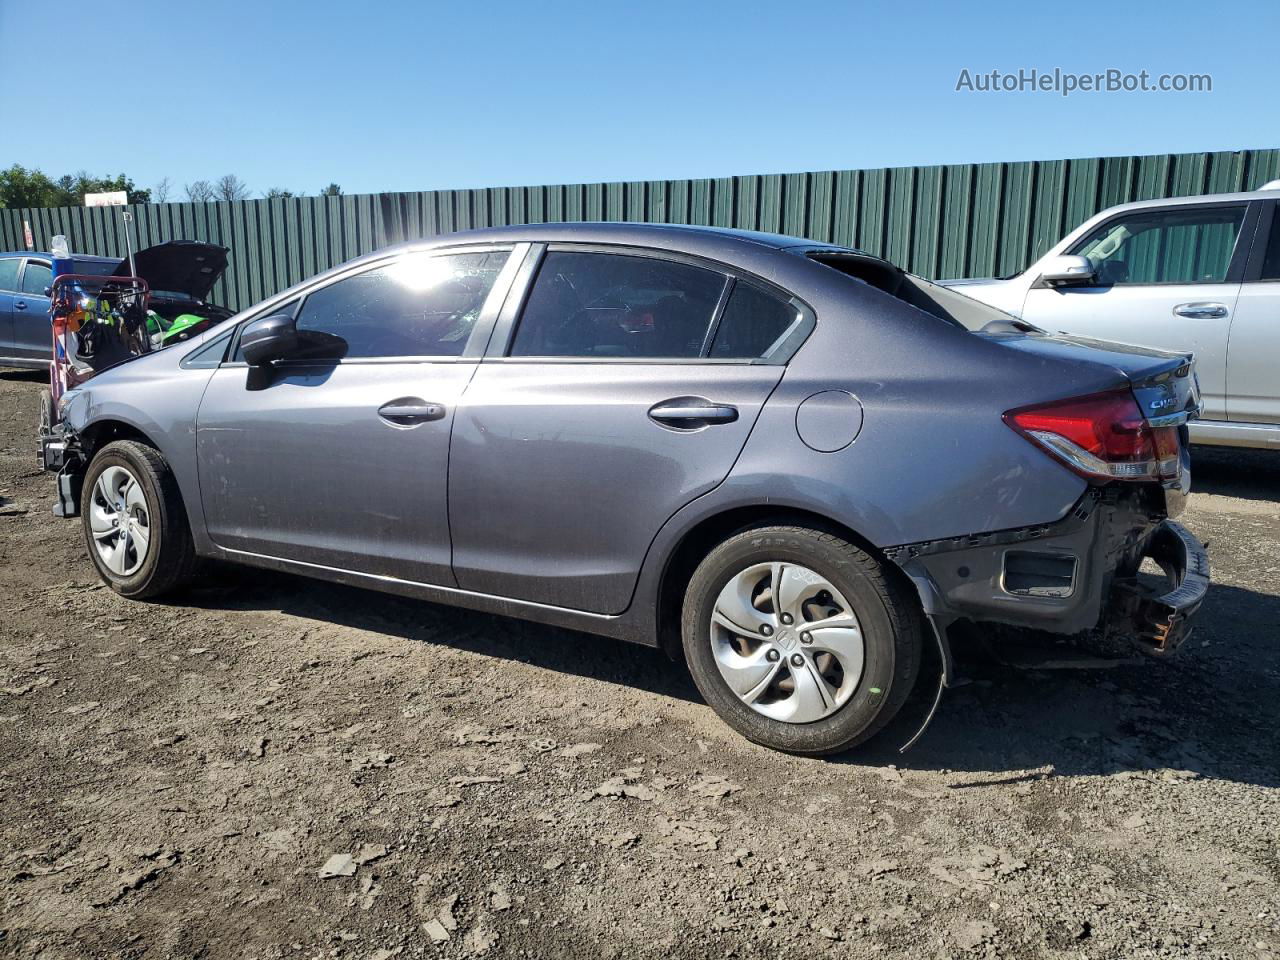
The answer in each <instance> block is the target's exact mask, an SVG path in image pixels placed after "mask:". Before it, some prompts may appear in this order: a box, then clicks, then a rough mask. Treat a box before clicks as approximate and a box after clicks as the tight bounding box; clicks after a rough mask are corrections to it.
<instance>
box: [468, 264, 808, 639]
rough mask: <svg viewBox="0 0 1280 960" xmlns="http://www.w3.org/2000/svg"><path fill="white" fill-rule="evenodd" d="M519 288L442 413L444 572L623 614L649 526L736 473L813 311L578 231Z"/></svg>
mask: <svg viewBox="0 0 1280 960" xmlns="http://www.w3.org/2000/svg"><path fill="white" fill-rule="evenodd" d="M532 256H535V257H536V256H538V253H537V252H535V253H534V254H533V255H532ZM529 269H530V270H531V271H532V269H533V268H532V267H530V268H529ZM520 299H521V298H520V297H517V296H516V295H515V294H514V293H513V295H512V297H511V298H510V302H511V306H510V307H509V308H508V310H506V311H504V316H503V318H502V320H501V321H500V322H499V325H498V328H497V331H496V332H495V334H494V338H493V341H494V342H493V345H492V346H491V347H490V350H489V353H488V354H487V355H486V358H485V360H484V362H483V363H481V364H480V366H479V368H478V369H477V371H476V375H475V377H474V378H473V379H472V381H471V383H470V385H469V386H468V387H467V391H466V394H465V395H464V396H463V398H462V403H461V405H460V407H459V409H458V414H457V417H456V419H455V422H454V430H453V445H452V449H451V453H450V460H451V467H450V473H449V520H450V526H451V528H452V531H453V546H454V573H455V576H456V578H457V581H458V585H459V586H460V587H462V588H464V589H467V590H474V591H477V592H481V593H487V594H495V595H499V596H504V597H510V598H514V599H520V600H528V601H534V602H537V603H545V604H551V605H555V606H560V607H568V608H572V609H575V610H585V611H590V612H594V613H606V614H612V613H619V612H621V611H622V610H624V609H625V608H626V607H627V605H628V604H629V602H630V599H631V594H632V590H633V589H634V586H635V583H636V579H637V576H638V574H639V570H640V567H641V564H642V562H643V560H644V556H645V552H646V550H647V549H648V547H649V545H650V543H651V542H652V541H653V538H654V536H655V535H656V534H657V532H658V530H659V528H660V527H661V526H662V524H663V523H664V522H666V520H667V519H668V518H670V517H671V515H672V514H674V513H675V512H676V511H677V510H679V509H680V508H681V507H683V506H684V505H685V504H687V503H689V502H690V501H691V500H693V499H694V498H695V497H698V496H699V495H701V494H704V493H706V492H707V491H709V490H711V489H713V488H714V487H715V486H716V485H717V484H719V483H720V482H721V481H722V480H723V479H724V477H725V476H726V475H727V474H728V472H729V470H730V469H731V468H732V466H733V463H734V461H735V460H736V459H737V457H738V454H739V452H740V451H741V450H742V446H743V444H744V443H745V442H746V439H747V435H748V434H749V433H750V431H751V429H752V426H753V425H754V424H755V421H756V418H757V415H758V414H759V412H760V409H761V407H762V406H763V404H764V402H765V400H766V399H767V398H768V396H769V394H770V392H771V391H772V390H773V389H774V387H775V386H776V385H777V383H778V381H779V379H780V378H781V376H782V373H783V370H784V366H783V364H784V363H785V360H786V359H787V356H788V355H789V354H788V351H789V350H793V349H794V345H795V344H796V343H797V342H798V340H799V339H803V333H804V332H805V331H806V329H807V328H806V326H805V325H806V323H810V324H811V323H812V316H811V314H809V313H808V312H807V309H806V308H805V307H804V306H803V305H802V304H800V303H799V302H798V301H795V300H793V299H792V298H790V297H789V296H788V295H787V294H785V293H783V292H781V291H778V290H775V289H772V288H768V287H766V286H763V285H761V284H759V283H758V282H755V281H752V280H750V279H748V278H745V277H734V276H732V274H731V272H730V271H727V270H721V269H719V268H717V267H715V266H712V265H707V264H705V263H701V262H696V261H690V260H686V259H683V258H680V257H678V256H676V255H672V254H665V253H657V252H653V251H647V250H637V249H632V248H625V249H624V250H619V249H618V248H607V249H604V248H601V249H593V248H588V247H582V246H579V245H573V244H552V245H551V246H550V247H549V248H548V249H546V250H545V252H543V253H541V261H540V263H538V264H537V266H536V277H535V278H534V279H533V281H532V286H531V288H529V289H528V293H527V298H525V302H524V305H523V309H522V310H521V309H519V307H518V303H519V301H520ZM517 312H518V313H519V315H518V316H517V315H516V314H517Z"/></svg>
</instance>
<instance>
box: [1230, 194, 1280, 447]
mask: <svg viewBox="0 0 1280 960" xmlns="http://www.w3.org/2000/svg"><path fill="white" fill-rule="evenodd" d="M1277 361H1280V215H1278V211H1277V204H1276V203H1275V202H1274V201H1268V202H1267V204H1266V206H1265V208H1264V211H1263V214H1262V216H1261V217H1260V218H1259V223H1258V231H1257V239H1256V240H1255V241H1254V249H1253V252H1252V255H1251V256H1250V258H1249V265H1248V267H1247V268H1246V270H1245V278H1244V283H1243V285H1242V286H1241V288H1240V299H1239V300H1237V301H1236V310H1235V318H1234V319H1233V320H1232V321H1231V342H1230V344H1229V345H1228V347H1227V419H1228V420H1233V421H1241V422H1244V423H1267V424H1277V423H1280V366H1278V363H1277Z"/></svg>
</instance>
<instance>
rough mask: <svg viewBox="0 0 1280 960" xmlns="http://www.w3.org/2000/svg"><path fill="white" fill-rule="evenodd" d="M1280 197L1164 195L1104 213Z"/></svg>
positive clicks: (1272, 193)
mask: <svg viewBox="0 0 1280 960" xmlns="http://www.w3.org/2000/svg"><path fill="white" fill-rule="evenodd" d="M1276 199H1280V190H1247V191H1243V192H1240V193H1202V194H1195V195H1192V196H1189V197H1163V198H1158V199H1155V200H1134V201H1133V202H1131V203H1118V204H1116V205H1115V206H1114V207H1107V209H1106V210H1104V211H1102V212H1103V213H1118V212H1120V211H1122V210H1146V209H1150V208H1153V207H1181V206H1187V205H1190V204H1205V203H1243V202H1245V201H1248V200H1276Z"/></svg>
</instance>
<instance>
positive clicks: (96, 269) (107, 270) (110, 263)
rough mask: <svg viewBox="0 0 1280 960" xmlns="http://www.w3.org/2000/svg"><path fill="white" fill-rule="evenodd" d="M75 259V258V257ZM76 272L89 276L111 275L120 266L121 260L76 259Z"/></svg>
mask: <svg viewBox="0 0 1280 960" xmlns="http://www.w3.org/2000/svg"><path fill="white" fill-rule="evenodd" d="M73 259H74V258H73ZM74 262H75V265H76V273H78V274H80V275H81V276H87V277H109V276H111V274H113V273H115V272H116V267H118V266H120V261H119V260H75V261H74Z"/></svg>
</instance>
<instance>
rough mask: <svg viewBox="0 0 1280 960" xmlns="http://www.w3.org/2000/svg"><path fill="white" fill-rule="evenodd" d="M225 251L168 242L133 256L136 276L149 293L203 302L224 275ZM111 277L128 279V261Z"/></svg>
mask: <svg viewBox="0 0 1280 960" xmlns="http://www.w3.org/2000/svg"><path fill="white" fill-rule="evenodd" d="M228 252H229V251H228V249H227V248H226V247H220V246H218V245H217V244H214V243H202V242H200V241H199V240H170V241H168V242H167V243H157V244H156V245H155V246H154V247H147V249H145V250H139V251H138V252H137V253H135V254H134V255H133V259H134V263H135V264H136V266H137V271H138V276H140V277H141V278H142V279H143V280H145V281H147V284H148V285H149V286H150V287H151V289H152V290H172V291H173V292H174V293H185V294H186V295H187V296H189V297H191V298H192V299H193V300H203V299H204V298H205V297H207V296H209V291H210V290H212V289H213V285H214V284H215V283H217V282H218V278H219V277H221V276H222V274H223V273H225V272H226V269H227V253H228ZM114 276H117V277H127V276H129V259H128V258H127V257H126V258H125V259H124V260H122V261H120V266H118V267H116V270H115V274H114Z"/></svg>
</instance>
